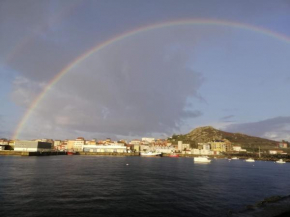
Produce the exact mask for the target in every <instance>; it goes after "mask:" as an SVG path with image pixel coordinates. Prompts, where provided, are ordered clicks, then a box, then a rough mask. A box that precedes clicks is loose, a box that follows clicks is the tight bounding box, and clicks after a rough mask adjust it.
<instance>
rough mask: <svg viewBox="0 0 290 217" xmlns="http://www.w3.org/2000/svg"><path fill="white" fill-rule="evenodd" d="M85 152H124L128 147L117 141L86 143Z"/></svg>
mask: <svg viewBox="0 0 290 217" xmlns="http://www.w3.org/2000/svg"><path fill="white" fill-rule="evenodd" d="M83 151H84V152H108V153H114V152H115V153H124V152H127V147H126V146H124V145H120V144H117V143H111V144H108V145H86V146H84V149H83Z"/></svg>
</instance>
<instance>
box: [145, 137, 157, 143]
mask: <svg viewBox="0 0 290 217" xmlns="http://www.w3.org/2000/svg"><path fill="white" fill-rule="evenodd" d="M142 141H143V142H149V143H152V142H155V138H142Z"/></svg>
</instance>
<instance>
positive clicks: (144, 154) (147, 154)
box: [140, 151, 161, 157]
mask: <svg viewBox="0 0 290 217" xmlns="http://www.w3.org/2000/svg"><path fill="white" fill-rule="evenodd" d="M160 155H161V153H159V152H151V151H149V152H141V153H140V156H143V157H154V156H160Z"/></svg>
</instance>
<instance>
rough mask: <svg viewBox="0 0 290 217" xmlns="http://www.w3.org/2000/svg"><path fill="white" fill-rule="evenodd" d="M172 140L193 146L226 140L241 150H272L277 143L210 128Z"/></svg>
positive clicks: (175, 137) (174, 137) (177, 136)
mask: <svg viewBox="0 0 290 217" xmlns="http://www.w3.org/2000/svg"><path fill="white" fill-rule="evenodd" d="M172 139H173V140H175V141H176V140H181V141H184V142H188V143H190V144H191V145H192V146H195V145H196V144H197V143H200V142H209V141H212V140H228V141H230V142H231V143H232V145H241V146H242V148H259V146H260V147H261V148H274V147H276V146H277V141H273V140H269V139H264V138H259V137H255V136H248V135H245V134H241V133H229V132H225V131H221V130H217V129H215V128H213V127H211V126H206V127H199V128H196V129H194V130H192V131H191V132H189V133H188V134H185V135H173V136H172Z"/></svg>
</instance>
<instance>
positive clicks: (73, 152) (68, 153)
mask: <svg viewBox="0 0 290 217" xmlns="http://www.w3.org/2000/svg"><path fill="white" fill-rule="evenodd" d="M75 154H76V152H75V151H73V150H69V151H67V155H75Z"/></svg>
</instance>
